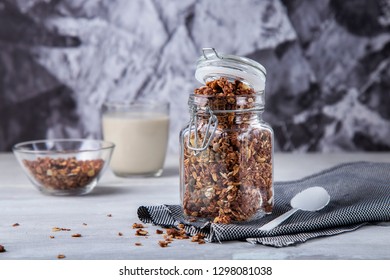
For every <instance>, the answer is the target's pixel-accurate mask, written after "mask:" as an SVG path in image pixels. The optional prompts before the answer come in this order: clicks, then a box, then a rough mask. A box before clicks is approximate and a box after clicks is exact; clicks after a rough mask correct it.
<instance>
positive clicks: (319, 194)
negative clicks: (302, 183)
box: [290, 186, 330, 211]
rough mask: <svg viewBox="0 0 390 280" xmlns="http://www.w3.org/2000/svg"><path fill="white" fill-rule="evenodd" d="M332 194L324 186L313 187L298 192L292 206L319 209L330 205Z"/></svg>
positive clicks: (307, 209) (308, 209)
mask: <svg viewBox="0 0 390 280" xmlns="http://www.w3.org/2000/svg"><path fill="white" fill-rule="evenodd" d="M329 200H330V196H329V194H328V192H327V191H326V190H325V189H324V188H323V187H317V186H316V187H311V188H308V189H305V190H303V191H301V192H300V193H298V194H296V195H295V196H294V197H293V198H292V199H291V202H290V205H291V207H292V208H298V209H300V210H304V211H318V210H321V209H322V208H324V207H325V206H326V205H328V203H329Z"/></svg>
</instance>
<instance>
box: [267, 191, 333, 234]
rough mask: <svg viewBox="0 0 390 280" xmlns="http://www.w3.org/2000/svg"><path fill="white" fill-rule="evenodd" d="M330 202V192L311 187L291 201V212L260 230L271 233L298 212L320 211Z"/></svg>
mask: <svg viewBox="0 0 390 280" xmlns="http://www.w3.org/2000/svg"><path fill="white" fill-rule="evenodd" d="M329 200H330V196H329V194H328V192H327V191H326V190H325V189H324V188H322V187H311V188H308V189H306V190H303V191H301V192H300V193H298V194H296V195H295V196H294V197H293V198H292V199H291V202H290V204H291V207H292V209H291V210H290V211H288V212H286V213H284V214H283V215H280V216H279V217H277V218H276V219H274V220H272V221H270V222H269V223H267V224H265V225H263V226H262V227H261V228H259V229H260V230H265V231H269V230H271V229H273V228H275V227H276V226H278V225H279V224H281V223H282V222H283V221H284V220H286V219H287V218H289V217H290V216H291V215H292V214H294V213H295V212H297V211H298V210H304V211H318V210H320V209H322V208H324V207H325V206H326V205H327V204H328V203H329Z"/></svg>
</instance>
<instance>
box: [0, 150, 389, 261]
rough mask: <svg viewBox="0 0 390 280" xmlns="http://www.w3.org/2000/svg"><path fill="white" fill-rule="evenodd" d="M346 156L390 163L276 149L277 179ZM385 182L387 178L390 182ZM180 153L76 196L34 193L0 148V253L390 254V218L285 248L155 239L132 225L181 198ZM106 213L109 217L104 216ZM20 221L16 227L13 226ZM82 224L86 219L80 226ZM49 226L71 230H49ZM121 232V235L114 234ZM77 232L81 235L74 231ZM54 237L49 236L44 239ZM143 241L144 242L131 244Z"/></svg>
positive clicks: (109, 177) (383, 157) (384, 158)
mask: <svg viewBox="0 0 390 280" xmlns="http://www.w3.org/2000/svg"><path fill="white" fill-rule="evenodd" d="M350 161H377V162H390V153H351V154H348V153H343V154H280V153H279V154H276V155H275V180H276V181H286V180H293V179H299V178H302V177H303V176H306V175H309V174H312V173H314V172H318V171H320V170H322V169H325V168H329V167H332V166H334V165H336V164H339V163H343V162H350ZM389 183H390V182H389ZM178 203H179V172H178V157H177V156H170V157H168V158H167V160H166V164H165V169H164V174H163V176H162V177H160V178H149V179H139V178H138V179H123V178H118V177H115V176H114V175H113V174H112V173H111V171H107V172H106V173H105V174H104V176H103V178H102V180H101V181H100V183H99V185H98V186H97V187H96V189H95V190H94V191H93V192H92V193H91V194H89V195H86V196H79V197H54V196H46V195H43V194H41V193H40V192H38V191H37V190H36V189H35V188H34V187H33V186H32V185H31V183H30V182H29V181H28V180H27V178H26V177H25V175H24V174H23V173H22V170H21V168H20V167H19V166H18V164H17V162H16V160H15V158H14V156H13V155H12V154H11V153H0V244H1V245H3V246H4V247H5V248H6V250H7V252H6V253H0V260H2V259H3V260H5V259H41V260H47V259H56V258H57V255H58V254H64V255H65V256H66V259H77V260H80V259H103V260H109V259H118V260H119V259H386V260H387V259H390V223H380V224H378V225H370V226H365V227H362V228H360V229H358V230H356V231H353V232H349V233H344V234H340V235H336V236H332V237H324V238H317V239H314V240H309V241H307V242H306V243H303V244H299V245H296V246H290V247H285V248H273V247H268V246H263V245H253V244H250V243H247V242H242V241H234V242H231V241H230V242H223V243H221V244H219V243H207V244H204V245H199V244H197V243H192V242H189V241H188V240H176V241H174V242H173V243H172V244H171V245H170V246H169V247H166V248H161V247H159V245H158V244H157V242H158V240H162V237H161V236H159V235H157V234H155V230H156V229H157V228H159V227H157V226H152V225H147V230H148V231H149V232H150V233H151V234H150V236H149V237H148V238H145V237H138V236H135V234H134V233H135V230H134V229H132V227H131V226H132V224H133V223H134V222H138V223H139V222H140V221H139V220H138V218H137V209H138V207H139V206H140V205H159V204H178ZM108 214H111V215H112V217H108V216H107V215H108ZM15 223H19V224H20V226H17V227H13V226H12V225H13V224H15ZM83 223H86V224H87V225H83ZM53 227H62V228H70V229H71V231H69V232H67V231H61V232H52V228H53ZM118 232H122V233H123V236H118ZM74 233H80V234H82V237H81V238H72V237H71V235H72V234H74ZM50 235H53V236H55V238H54V239H51V238H49V236H50ZM135 242H141V243H142V246H139V247H138V246H135V245H134V243H135Z"/></svg>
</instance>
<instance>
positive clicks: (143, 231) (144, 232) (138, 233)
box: [135, 229, 148, 236]
mask: <svg viewBox="0 0 390 280" xmlns="http://www.w3.org/2000/svg"><path fill="white" fill-rule="evenodd" d="M135 235H137V236H146V235H148V232H147V231H146V230H143V229H137V231H136V232H135Z"/></svg>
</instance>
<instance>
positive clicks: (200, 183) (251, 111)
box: [180, 49, 274, 223]
mask: <svg viewBox="0 0 390 280" xmlns="http://www.w3.org/2000/svg"><path fill="white" fill-rule="evenodd" d="M265 75H266V71H265V69H264V67H263V66H262V65H261V64H259V63H257V62H255V61H253V60H250V59H247V58H242V57H238V56H232V55H222V54H218V53H217V52H216V51H215V50H214V49H203V57H201V58H200V59H199V60H198V63H197V69H196V74H195V77H196V78H197V80H198V81H200V82H202V83H203V84H205V86H202V87H200V88H197V89H195V91H194V93H193V94H191V95H190V97H189V102H188V105H189V109H190V114H191V117H190V122H189V124H188V126H186V127H185V128H184V129H183V130H182V131H181V133H180V142H181V163H180V195H181V204H182V207H183V211H184V216H185V218H186V219H187V220H189V221H212V222H215V223H231V222H239V221H247V220H250V219H253V218H255V217H259V216H262V215H264V214H266V213H270V212H271V211H272V207H273V201H274V199H273V131H272V128H271V127H270V126H269V125H268V124H267V123H265V122H264V121H263V120H262V113H263V110H264V87H265Z"/></svg>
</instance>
